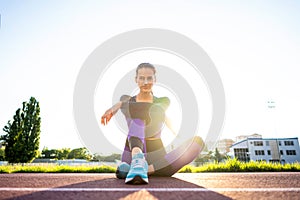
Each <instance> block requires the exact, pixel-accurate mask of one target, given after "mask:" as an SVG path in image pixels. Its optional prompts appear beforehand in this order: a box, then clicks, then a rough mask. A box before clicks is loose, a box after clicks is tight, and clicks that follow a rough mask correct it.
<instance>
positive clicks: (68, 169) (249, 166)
mask: <svg viewBox="0 0 300 200" xmlns="http://www.w3.org/2000/svg"><path fill="white" fill-rule="evenodd" d="M296 171H297V172H299V171H300V163H293V164H284V165H282V164H279V163H268V162H264V161H250V162H247V163H245V162H240V161H238V160H237V159H229V160H227V161H225V162H222V163H207V164H204V165H202V166H199V167H194V166H191V165H187V166H185V167H183V168H182V169H181V170H180V171H179V173H199V172H296ZM115 172H116V168H115V167H111V166H105V165H101V166H87V165H86V166H84V165H83V166H65V165H53V164H47V165H45V164H44V165H35V166H33V165H30V164H29V165H26V164H23V165H21V164H13V165H6V166H0V173H115Z"/></svg>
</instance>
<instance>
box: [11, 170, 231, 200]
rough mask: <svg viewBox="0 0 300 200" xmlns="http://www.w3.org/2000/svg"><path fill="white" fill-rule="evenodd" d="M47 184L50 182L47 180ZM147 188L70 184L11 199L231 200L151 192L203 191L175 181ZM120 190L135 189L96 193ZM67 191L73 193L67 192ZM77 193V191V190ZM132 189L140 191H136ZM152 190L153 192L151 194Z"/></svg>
mask: <svg viewBox="0 0 300 200" xmlns="http://www.w3.org/2000/svg"><path fill="white" fill-rule="evenodd" d="M45 181H47V180H45ZM149 182H150V183H149V184H147V185H127V184H125V183H124V180H123V179H117V178H106V179H102V180H94V181H86V182H80V183H75V184H68V185H64V186H62V187H56V188H54V189H58V190H57V191H38V192H31V193H27V194H23V195H15V196H14V198H10V199H30V200H32V199H38V200H40V199H42V200H43V199H44V200H46V199H47V200H48V199H50V200H51V199H55V200H56V199H58V200H63V199H76V200H81V199H97V200H99V199H123V200H128V199H151V200H153V199H164V200H165V199H188V200H193V199H197V200H198V199H214V200H218V199H220V200H229V199H231V198H229V197H227V196H224V195H222V194H219V193H217V192H214V191H210V190H208V191H180V190H178V191H152V190H151V189H152V188H160V189H163V188H203V189H205V188H204V187H201V186H198V185H196V184H193V183H190V182H187V181H183V180H181V179H177V178H174V177H151V176H150V178H149ZM72 188H73V189H75V191H74V190H72ZM102 188H105V189H106V188H119V189H132V190H131V191H130V190H129V191H126V190H124V191H120V190H117V191H99V190H98V191H97V190H93V189H102ZM59 189H62V190H59ZM64 189H67V190H68V189H70V190H69V191H66V190H64ZM77 189H78V190H77ZM80 189H91V190H90V191H84V190H83V191H80ZM133 189H137V190H135V191H133ZM147 189H148V190H147ZM149 189H150V190H149Z"/></svg>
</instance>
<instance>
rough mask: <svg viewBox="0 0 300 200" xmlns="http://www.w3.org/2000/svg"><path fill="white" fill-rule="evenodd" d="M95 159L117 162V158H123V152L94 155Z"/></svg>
mask: <svg viewBox="0 0 300 200" xmlns="http://www.w3.org/2000/svg"><path fill="white" fill-rule="evenodd" d="M93 159H94V160H97V161H102V162H116V160H121V154H117V153H113V154H111V155H108V156H101V155H97V154H95V155H94V158H93Z"/></svg>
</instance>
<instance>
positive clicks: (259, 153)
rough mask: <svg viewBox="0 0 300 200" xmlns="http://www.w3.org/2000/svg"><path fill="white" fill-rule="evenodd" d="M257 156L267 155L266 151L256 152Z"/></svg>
mask: <svg viewBox="0 0 300 200" xmlns="http://www.w3.org/2000/svg"><path fill="white" fill-rule="evenodd" d="M255 155H256V156H264V155H265V151H264V150H255Z"/></svg>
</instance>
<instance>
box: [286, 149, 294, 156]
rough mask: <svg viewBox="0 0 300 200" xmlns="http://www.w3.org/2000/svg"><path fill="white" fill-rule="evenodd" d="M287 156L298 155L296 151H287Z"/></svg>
mask: <svg viewBox="0 0 300 200" xmlns="http://www.w3.org/2000/svg"><path fill="white" fill-rule="evenodd" d="M286 155H289V156H295V155H296V151H295V150H286Z"/></svg>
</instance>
